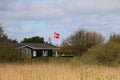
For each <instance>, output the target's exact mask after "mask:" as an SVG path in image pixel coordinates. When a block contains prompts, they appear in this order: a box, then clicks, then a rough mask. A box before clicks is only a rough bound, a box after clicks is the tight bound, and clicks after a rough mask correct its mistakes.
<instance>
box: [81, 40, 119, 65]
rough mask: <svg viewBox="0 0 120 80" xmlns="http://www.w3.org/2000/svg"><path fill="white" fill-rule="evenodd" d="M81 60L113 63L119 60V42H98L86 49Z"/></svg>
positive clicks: (117, 62) (106, 63) (105, 63)
mask: <svg viewBox="0 0 120 80" xmlns="http://www.w3.org/2000/svg"><path fill="white" fill-rule="evenodd" d="M81 60H82V61H83V62H85V63H95V64H103V65H114V64H119V62H120V44H117V43H114V42H109V43H106V44H99V45H96V46H94V47H92V48H91V49H89V50H88V51H87V53H86V54H85V55H83V56H82V58H81Z"/></svg>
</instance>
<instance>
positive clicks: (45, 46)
mask: <svg viewBox="0 0 120 80" xmlns="http://www.w3.org/2000/svg"><path fill="white" fill-rule="evenodd" d="M23 47H29V48H32V49H57V48H58V47H56V46H54V45H52V44H49V43H19V44H18V48H23Z"/></svg>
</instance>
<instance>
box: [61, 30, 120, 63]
mask: <svg viewBox="0 0 120 80" xmlns="http://www.w3.org/2000/svg"><path fill="white" fill-rule="evenodd" d="M60 53H66V54H74V55H75V56H77V57H78V58H79V60H80V61H81V62H83V63H87V64H102V65H117V64H120V34H115V33H113V34H111V36H110V38H109V40H108V41H107V42H105V41H104V36H103V35H102V34H100V33H98V32H92V31H91V32H90V31H87V30H86V29H84V28H79V29H78V31H76V32H75V33H74V34H72V35H71V36H70V37H68V38H67V39H65V40H63V41H62V44H61V47H60Z"/></svg>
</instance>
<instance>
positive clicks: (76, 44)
mask: <svg viewBox="0 0 120 80" xmlns="http://www.w3.org/2000/svg"><path fill="white" fill-rule="evenodd" d="M103 40H104V38H103V36H102V35H101V34H99V33H97V32H89V31H87V30H85V29H84V28H79V29H78V31H76V32H75V33H74V34H72V35H71V36H70V37H69V38H67V39H65V40H63V42H62V45H61V47H64V46H69V48H71V50H72V51H71V52H72V53H74V54H77V55H78V54H79V55H80V56H81V55H82V54H83V53H84V52H86V51H87V50H88V49H89V48H91V47H92V46H94V45H96V44H98V43H101V42H103ZM67 48H68V47H67Z"/></svg>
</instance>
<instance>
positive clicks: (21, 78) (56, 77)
mask: <svg viewBox="0 0 120 80" xmlns="http://www.w3.org/2000/svg"><path fill="white" fill-rule="evenodd" d="M119 75H120V68H119V67H105V66H98V65H93V66H89V65H73V64H65V63H39V64H38V63H36V64H35V63H31V64H30V63H29V64H10V63H9V64H7V63H1V64H0V80H120V76H119Z"/></svg>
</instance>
